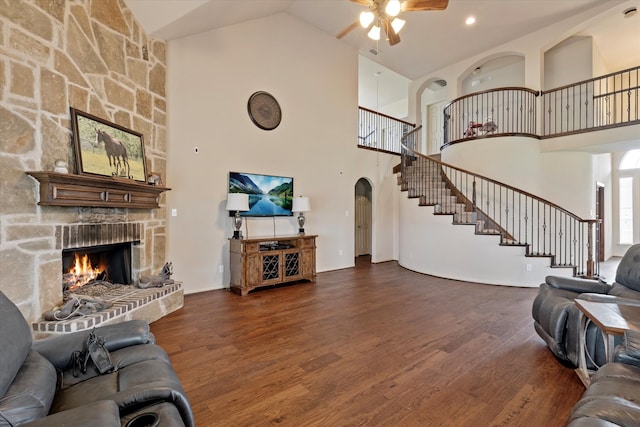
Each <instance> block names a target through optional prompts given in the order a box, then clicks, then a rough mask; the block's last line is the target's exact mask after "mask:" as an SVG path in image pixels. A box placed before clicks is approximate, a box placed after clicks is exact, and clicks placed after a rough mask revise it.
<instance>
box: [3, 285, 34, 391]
mask: <svg viewBox="0 0 640 427" xmlns="http://www.w3.org/2000/svg"><path fill="white" fill-rule="evenodd" d="M0 319H2V321H0V343H3V345H0V360H1V361H2V369H0V396H2V395H4V394H5V392H6V391H7V389H8V388H9V386H10V385H11V382H12V381H13V379H14V378H15V376H16V374H17V373H18V370H20V367H21V366H22V362H24V360H25V359H26V357H27V355H28V354H29V352H30V351H31V342H32V338H31V330H30V329H29V325H28V324H27V321H26V320H24V317H22V313H20V310H18V307H16V305H15V304H14V303H13V302H11V300H9V298H7V297H6V295H5V294H3V293H2V292H1V291H0ZM8 343H11V345H7V344H8Z"/></svg>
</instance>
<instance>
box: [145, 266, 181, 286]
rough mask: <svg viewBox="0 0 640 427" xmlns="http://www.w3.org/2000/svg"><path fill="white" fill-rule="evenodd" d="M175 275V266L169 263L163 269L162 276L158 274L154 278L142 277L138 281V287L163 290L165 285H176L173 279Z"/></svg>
mask: <svg viewBox="0 0 640 427" xmlns="http://www.w3.org/2000/svg"><path fill="white" fill-rule="evenodd" d="M172 274H173V264H172V263H171V262H168V263H166V264H165V265H164V267H162V271H160V274H156V275H153V276H142V277H141V278H140V280H139V281H138V287H139V288H140V289H147V288H161V287H163V286H164V285H171V284H173V283H174V280H173V279H172V278H171V275H172Z"/></svg>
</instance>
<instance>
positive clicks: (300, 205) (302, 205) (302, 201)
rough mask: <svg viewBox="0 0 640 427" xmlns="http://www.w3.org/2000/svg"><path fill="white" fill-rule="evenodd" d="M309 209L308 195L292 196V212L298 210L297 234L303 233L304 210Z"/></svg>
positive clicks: (307, 210)
mask: <svg viewBox="0 0 640 427" xmlns="http://www.w3.org/2000/svg"><path fill="white" fill-rule="evenodd" d="M310 210H311V203H309V198H308V197H302V196H300V197H294V199H293V207H292V208H291V211H292V212H298V234H304V212H309V211H310Z"/></svg>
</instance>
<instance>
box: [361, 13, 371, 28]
mask: <svg viewBox="0 0 640 427" xmlns="http://www.w3.org/2000/svg"><path fill="white" fill-rule="evenodd" d="M374 18H375V16H374V15H373V12H362V13H360V25H362V28H369V25H371V23H372V22H373V20H374Z"/></svg>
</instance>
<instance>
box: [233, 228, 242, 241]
mask: <svg viewBox="0 0 640 427" xmlns="http://www.w3.org/2000/svg"><path fill="white" fill-rule="evenodd" d="M233 238H234V239H238V240H242V231H240V230H235V231H234V232H233Z"/></svg>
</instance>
